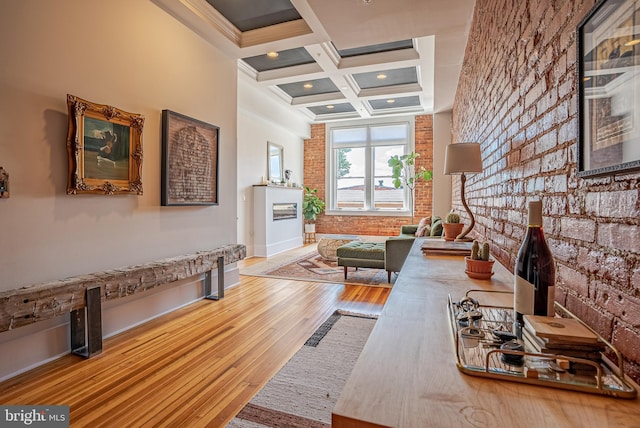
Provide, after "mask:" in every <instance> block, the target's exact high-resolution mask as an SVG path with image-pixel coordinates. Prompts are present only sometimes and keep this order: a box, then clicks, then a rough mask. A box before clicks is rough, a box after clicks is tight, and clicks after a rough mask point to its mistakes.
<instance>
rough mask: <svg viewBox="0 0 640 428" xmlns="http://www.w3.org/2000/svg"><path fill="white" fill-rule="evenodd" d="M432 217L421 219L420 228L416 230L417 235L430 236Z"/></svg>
mask: <svg viewBox="0 0 640 428" xmlns="http://www.w3.org/2000/svg"><path fill="white" fill-rule="evenodd" d="M429 223H431V219H430V218H428V217H425V218H422V219H420V222H419V223H418V229H417V230H416V236H429V232H430V231H431V226H430V224H429Z"/></svg>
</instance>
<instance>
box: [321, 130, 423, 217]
mask: <svg viewBox="0 0 640 428" xmlns="http://www.w3.org/2000/svg"><path fill="white" fill-rule="evenodd" d="M412 129H413V127H412V126H411V124H410V123H409V122H399V123H387V124H375V125H355V126H345V127H338V126H336V127H333V128H330V129H329V143H328V144H329V150H328V159H329V161H328V177H329V192H328V202H329V204H328V205H329V210H330V211H343V212H346V211H356V212H358V213H362V212H363V211H364V212H389V211H394V212H398V211H408V210H409V209H410V208H409V206H408V198H407V196H408V195H407V192H406V191H405V189H403V188H400V189H396V188H395V187H394V186H393V183H392V181H391V168H390V167H389V165H388V163H387V162H388V160H389V158H390V157H391V156H394V155H403V154H405V153H409V152H410V142H411V132H410V131H411V130H412Z"/></svg>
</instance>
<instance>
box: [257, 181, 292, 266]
mask: <svg viewBox="0 0 640 428" xmlns="http://www.w3.org/2000/svg"><path fill="white" fill-rule="evenodd" d="M303 195H304V193H303V190H302V189H301V188H297V187H285V186H269V185H255V186H253V248H254V254H255V255H256V256H258V257H269V256H273V255H274V254H278V253H282V252H283V251H287V250H291V249H292V248H297V247H301V246H302V245H303V238H302V233H303V226H302V224H303V218H302V197H303ZM279 203H295V204H297V217H296V218H290V219H283V220H273V204H279Z"/></svg>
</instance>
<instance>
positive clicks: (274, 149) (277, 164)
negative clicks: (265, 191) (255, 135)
mask: <svg viewBox="0 0 640 428" xmlns="http://www.w3.org/2000/svg"><path fill="white" fill-rule="evenodd" d="M283 165H284V149H283V148H282V146H281V145H280V144H275V143H271V142H267V171H268V173H269V183H274V182H276V183H280V182H282V181H283V180H284V166H283Z"/></svg>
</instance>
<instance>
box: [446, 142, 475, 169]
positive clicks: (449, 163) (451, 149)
mask: <svg viewBox="0 0 640 428" xmlns="http://www.w3.org/2000/svg"><path fill="white" fill-rule="evenodd" d="M470 172H482V156H481V155H480V144H478V143H457V144H449V145H448V146H447V148H446V151H445V153H444V173H445V174H447V175H453V174H463V173H470Z"/></svg>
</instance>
